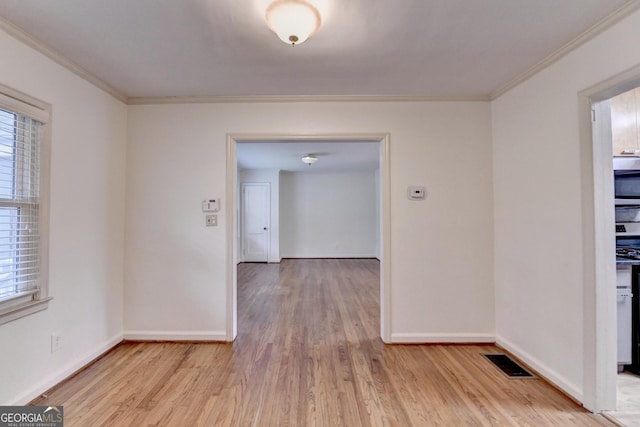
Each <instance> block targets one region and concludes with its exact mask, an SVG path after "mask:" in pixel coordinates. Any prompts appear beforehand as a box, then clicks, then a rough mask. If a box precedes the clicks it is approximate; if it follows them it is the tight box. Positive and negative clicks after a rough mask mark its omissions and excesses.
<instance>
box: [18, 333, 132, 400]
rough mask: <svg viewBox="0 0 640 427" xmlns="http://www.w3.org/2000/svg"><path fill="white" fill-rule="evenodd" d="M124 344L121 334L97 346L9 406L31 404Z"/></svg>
mask: <svg viewBox="0 0 640 427" xmlns="http://www.w3.org/2000/svg"><path fill="white" fill-rule="evenodd" d="M121 342H122V334H121V333H119V334H117V335H115V336H114V337H112V338H110V339H108V340H107V341H106V342H104V343H103V344H101V345H99V346H97V347H96V348H94V349H93V350H90V351H87V352H86V353H84V354H83V355H81V356H80V357H78V358H77V359H75V360H72V361H71V362H69V363H67V364H66V365H65V366H64V367H63V368H62V369H60V370H58V371H57V372H54V373H52V374H50V375H49V376H48V377H47V378H45V379H44V380H42V381H40V382H39V383H38V384H36V385H35V386H33V387H32V388H31V389H30V390H27V391H26V392H25V393H22V394H21V395H20V396H17V397H16V398H15V399H14V400H13V402H9V404H8V405H9V406H14V405H16V406H22V405H26V404H28V403H29V402H31V401H32V400H33V399H35V398H37V397H39V396H40V395H42V393H44V392H45V391H47V390H49V389H50V388H51V387H53V386H55V385H57V384H59V383H60V382H62V381H63V380H65V379H67V378H69V377H70V376H71V375H72V374H74V373H75V372H77V371H79V370H80V369H82V368H84V367H85V366H86V365H88V364H89V363H91V362H92V361H94V360H95V359H96V358H98V357H100V356H101V355H103V354H104V353H106V352H107V351H109V350H111V349H112V348H113V347H115V346H116V345H118V344H119V343H121Z"/></svg>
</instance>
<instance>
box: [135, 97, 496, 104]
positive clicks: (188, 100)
mask: <svg viewBox="0 0 640 427" xmlns="http://www.w3.org/2000/svg"><path fill="white" fill-rule="evenodd" d="M435 101H439V102H486V101H490V98H489V97H488V96H485V95H482V96H422V95H415V96H410V95H256V96H251V95H247V96H215V95H213V96H165V97H132V98H129V99H128V100H127V103H128V104H129V105H148V104H215V103H256V102H265V103H269V102H435Z"/></svg>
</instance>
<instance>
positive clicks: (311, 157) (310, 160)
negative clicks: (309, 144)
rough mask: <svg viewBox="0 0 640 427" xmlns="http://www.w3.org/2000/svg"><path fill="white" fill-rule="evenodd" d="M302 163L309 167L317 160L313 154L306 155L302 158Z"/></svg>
mask: <svg viewBox="0 0 640 427" xmlns="http://www.w3.org/2000/svg"><path fill="white" fill-rule="evenodd" d="M302 161H303V162H305V163H306V164H308V165H309V166H311V165H312V164H314V163H315V162H317V161H318V158H317V157H316V156H314V155H313V154H307V155H306V156H304V157H303V158H302Z"/></svg>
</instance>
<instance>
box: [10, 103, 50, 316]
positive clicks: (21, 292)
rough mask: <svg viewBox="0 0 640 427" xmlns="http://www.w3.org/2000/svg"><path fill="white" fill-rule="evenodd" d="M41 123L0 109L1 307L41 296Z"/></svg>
mask: <svg viewBox="0 0 640 427" xmlns="http://www.w3.org/2000/svg"><path fill="white" fill-rule="evenodd" d="M41 128H42V123H41V122H39V121H37V120H35V119H32V118H30V117H27V116H24V115H21V114H18V113H16V112H13V111H8V110H3V109H0V304H2V305H3V306H5V305H6V303H7V302H10V301H13V302H15V303H16V304H19V303H24V302H29V301H33V300H37V299H38V298H39V292H40V246H39V245H40V226H39V224H40V188H39V183H40V142H41Z"/></svg>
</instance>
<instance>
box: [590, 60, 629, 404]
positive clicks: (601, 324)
mask: <svg viewBox="0 0 640 427" xmlns="http://www.w3.org/2000/svg"><path fill="white" fill-rule="evenodd" d="M636 86H640V66H638V67H635V68H633V69H631V70H628V71H627V72H625V73H622V74H620V75H618V76H615V77H613V78H611V79H609V80H606V81H604V82H602V83H600V84H598V85H596V86H593V87H591V88H589V89H587V90H585V91H583V92H581V93H580V94H579V103H580V141H581V163H582V177H581V178H582V182H583V184H582V188H583V194H582V196H583V197H582V200H583V206H582V207H583V209H582V214H583V217H582V223H583V271H582V273H583V279H584V280H583V283H584V293H583V307H584V310H583V313H584V324H583V345H584V354H585V363H584V366H583V383H584V386H583V390H584V392H583V394H584V397H583V404H584V406H585V407H586V408H588V409H590V410H592V411H594V412H602V411H610V410H614V409H615V408H616V395H617V393H616V380H617V345H616V344H617V342H616V340H617V319H616V310H615V308H616V292H615V289H616V287H615V286H616V274H615V272H616V261H615V233H614V229H615V228H614V224H615V217H614V201H613V200H614V197H613V162H612V154H613V151H612V141H611V120H610V112H609V106H608V104H607V102H608V101H607V100H609V99H610V98H612V97H614V96H616V95H618V94H620V93H623V92H626V91H628V90H629V89H632V88H634V87H636Z"/></svg>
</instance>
